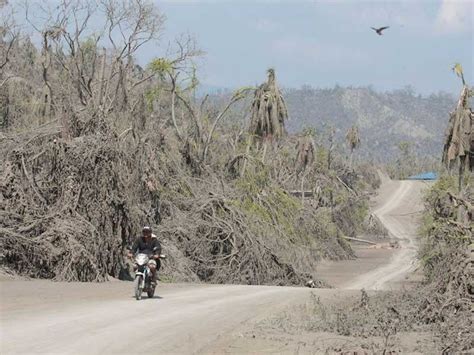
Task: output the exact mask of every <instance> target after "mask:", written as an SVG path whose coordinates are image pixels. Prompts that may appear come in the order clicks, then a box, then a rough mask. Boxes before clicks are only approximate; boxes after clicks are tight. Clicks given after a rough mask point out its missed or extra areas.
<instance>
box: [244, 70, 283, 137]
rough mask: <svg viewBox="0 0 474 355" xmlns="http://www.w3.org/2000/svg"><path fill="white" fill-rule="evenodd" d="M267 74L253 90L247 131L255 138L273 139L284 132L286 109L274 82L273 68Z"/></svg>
mask: <svg viewBox="0 0 474 355" xmlns="http://www.w3.org/2000/svg"><path fill="white" fill-rule="evenodd" d="M267 74H268V77H267V81H266V82H265V83H263V84H262V85H260V86H259V87H258V88H257V90H255V96H254V99H253V102H252V108H251V116H250V129H249V132H250V134H251V135H252V136H254V137H256V138H259V139H262V140H273V139H279V138H281V137H282V136H284V135H285V134H286V130H285V121H286V120H287V119H288V110H287V109H286V104H285V100H284V99H283V95H282V93H281V91H280V89H279V88H278V85H277V83H276V78H275V70H274V69H272V68H270V69H268V71H267Z"/></svg>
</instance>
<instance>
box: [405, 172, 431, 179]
mask: <svg viewBox="0 0 474 355" xmlns="http://www.w3.org/2000/svg"><path fill="white" fill-rule="evenodd" d="M437 178H438V174H436V173H435V172H433V171H428V172H426V173H421V174H418V175H412V176H409V177H408V178H407V179H408V180H436V179H437Z"/></svg>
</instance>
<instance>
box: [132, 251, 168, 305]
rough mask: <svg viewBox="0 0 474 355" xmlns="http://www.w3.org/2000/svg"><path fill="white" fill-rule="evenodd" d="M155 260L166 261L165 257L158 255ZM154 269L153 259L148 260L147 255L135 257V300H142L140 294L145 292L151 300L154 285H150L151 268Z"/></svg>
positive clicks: (153, 293)
mask: <svg viewBox="0 0 474 355" xmlns="http://www.w3.org/2000/svg"><path fill="white" fill-rule="evenodd" d="M156 259H166V256H165V255H159V256H158V257H157V258H156ZM153 267H155V268H156V261H155V258H150V256H149V255H148V254H142V253H139V254H137V255H136V256H135V268H136V270H135V282H134V289H135V298H136V299H137V301H138V300H141V299H142V293H143V292H146V293H147V295H148V298H153V296H154V295H155V288H156V284H153V283H152V278H153V275H152V272H151V268H153Z"/></svg>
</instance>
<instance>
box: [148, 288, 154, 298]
mask: <svg viewBox="0 0 474 355" xmlns="http://www.w3.org/2000/svg"><path fill="white" fill-rule="evenodd" d="M146 294H147V295H148V298H153V296H154V295H155V288H154V287H152V286H150V287H149V288H148V290H147V291H146Z"/></svg>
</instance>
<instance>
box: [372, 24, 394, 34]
mask: <svg viewBox="0 0 474 355" xmlns="http://www.w3.org/2000/svg"><path fill="white" fill-rule="evenodd" d="M389 27H390V26H385V27H380V28H374V27H371V29H373V30H374V31H375V32H377V34H378V35H379V36H381V35H382V31H383V30H386V29H387V28H389Z"/></svg>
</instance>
